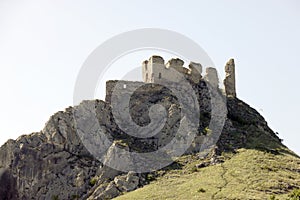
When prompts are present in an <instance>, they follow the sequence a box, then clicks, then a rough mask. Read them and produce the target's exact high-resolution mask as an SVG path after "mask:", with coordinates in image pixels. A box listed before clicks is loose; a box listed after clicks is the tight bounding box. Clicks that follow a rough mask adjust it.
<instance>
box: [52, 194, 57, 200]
mask: <svg viewBox="0 0 300 200" xmlns="http://www.w3.org/2000/svg"><path fill="white" fill-rule="evenodd" d="M51 199H52V200H59V198H58V195H53V196H52V197H51Z"/></svg>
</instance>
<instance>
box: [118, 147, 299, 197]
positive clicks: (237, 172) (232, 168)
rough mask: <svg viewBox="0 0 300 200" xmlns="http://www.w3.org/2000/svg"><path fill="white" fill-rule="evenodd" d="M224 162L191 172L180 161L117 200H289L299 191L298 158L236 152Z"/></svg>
mask: <svg viewBox="0 0 300 200" xmlns="http://www.w3.org/2000/svg"><path fill="white" fill-rule="evenodd" d="M223 157H224V159H225V162H224V163H222V164H217V165H214V166H209V167H205V168H201V169H198V170H197V171H195V170H193V169H194V166H195V164H196V163H199V162H200V161H196V160H195V159H193V158H192V157H191V156H186V157H182V158H180V160H179V161H178V162H179V163H180V162H181V163H183V164H185V166H184V167H183V168H182V169H178V170H170V171H168V172H167V173H165V174H164V175H163V176H161V177H158V178H157V179H156V180H155V181H153V182H151V183H150V184H149V185H146V186H144V187H143V188H140V189H138V190H135V191H133V192H130V193H126V194H124V195H123V196H120V197H118V198H116V199H117V200H134V199H136V200H137V199H164V200H167V199H175V200H176V199H178V200H181V199H200V200H201V199H203V200H209V199H227V200H230V199H232V200H233V199H235V200H237V199H241V200H247V199H259V200H264V199H266V200H269V199H271V198H272V196H274V197H275V199H279V200H286V199H290V197H289V194H291V193H292V191H293V190H294V189H297V188H300V159H299V158H297V157H295V156H293V155H291V154H283V153H279V154H272V153H268V152H263V151H259V150H249V149H247V150H246V149H240V150H239V151H238V153H237V154H228V155H226V154H224V155H223Z"/></svg>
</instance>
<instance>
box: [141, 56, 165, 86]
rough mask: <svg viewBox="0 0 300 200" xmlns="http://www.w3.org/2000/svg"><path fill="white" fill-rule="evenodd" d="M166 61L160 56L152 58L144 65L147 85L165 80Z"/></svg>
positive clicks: (144, 78) (144, 76)
mask: <svg viewBox="0 0 300 200" xmlns="http://www.w3.org/2000/svg"><path fill="white" fill-rule="evenodd" d="M164 70H165V61H164V59H163V58H162V57H160V56H151V57H150V58H149V60H145V61H144V62H143V63H142V73H143V81H144V82H145V83H154V82H159V79H161V78H163V77H162V76H163V73H164V72H163V71H164Z"/></svg>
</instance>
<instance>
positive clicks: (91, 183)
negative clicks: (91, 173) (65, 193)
mask: <svg viewBox="0 0 300 200" xmlns="http://www.w3.org/2000/svg"><path fill="white" fill-rule="evenodd" d="M97 181H98V177H93V178H92V179H91V180H90V185H91V186H94V185H95V184H96V183H97Z"/></svg>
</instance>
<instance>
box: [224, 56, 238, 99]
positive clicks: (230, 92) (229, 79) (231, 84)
mask: <svg viewBox="0 0 300 200" xmlns="http://www.w3.org/2000/svg"><path fill="white" fill-rule="evenodd" d="M225 73H226V77H225V79H224V86H225V92H226V95H227V96H228V97H236V89H235V64H234V60H233V59H230V60H229V61H228V62H227V63H226V66H225Z"/></svg>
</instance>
